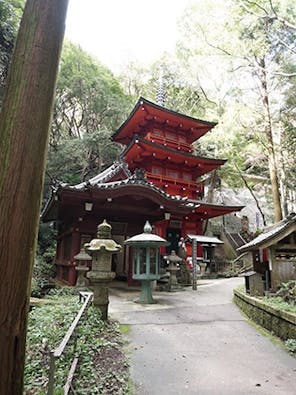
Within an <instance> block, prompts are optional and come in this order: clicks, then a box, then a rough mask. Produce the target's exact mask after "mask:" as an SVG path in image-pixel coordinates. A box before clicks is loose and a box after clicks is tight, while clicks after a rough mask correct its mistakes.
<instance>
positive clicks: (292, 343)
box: [285, 339, 296, 354]
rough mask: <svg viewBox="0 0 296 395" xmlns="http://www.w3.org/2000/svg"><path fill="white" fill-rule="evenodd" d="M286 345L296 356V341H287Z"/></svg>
mask: <svg viewBox="0 0 296 395" xmlns="http://www.w3.org/2000/svg"><path fill="white" fill-rule="evenodd" d="M285 345H286V347H287V349H288V350H289V351H290V352H291V353H292V354H296V339H288V340H286V341H285Z"/></svg>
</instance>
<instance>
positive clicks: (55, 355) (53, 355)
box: [47, 292, 93, 395]
mask: <svg viewBox="0 0 296 395" xmlns="http://www.w3.org/2000/svg"><path fill="white" fill-rule="evenodd" d="M81 297H82V298H84V299H85V301H84V303H83V305H82V307H81V309H80V310H79V312H78V313H77V315H76V317H75V318H74V320H73V322H72V324H71V326H70V328H69V329H68V331H67V333H66V334H65V336H64V338H63V340H62V341H61V343H60V344H59V346H58V347H56V348H55V349H54V350H53V351H51V352H50V360H49V373H48V384H47V395H53V393H54V374H55V365H56V361H57V360H58V359H59V358H60V356H61V355H62V354H63V352H64V350H65V347H66V345H67V344H68V342H69V340H70V339H71V337H72V336H73V334H74V332H75V329H76V328H77V325H78V323H79V321H80V319H81V317H82V315H83V313H84V312H85V310H86V309H87V307H88V305H89V302H90V301H91V300H92V297H93V293H92V292H79V298H81ZM77 363H78V357H77V356H75V358H74V359H73V361H72V364H71V368H70V372H69V374H68V377H67V381H66V384H65V386H64V394H68V392H69V388H70V385H71V382H72V378H73V376H74V372H75V369H76V366H77ZM68 387H69V388H68Z"/></svg>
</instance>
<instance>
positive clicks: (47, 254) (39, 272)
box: [31, 223, 56, 297]
mask: <svg viewBox="0 0 296 395" xmlns="http://www.w3.org/2000/svg"><path fill="white" fill-rule="evenodd" d="M55 236H56V234H55V231H54V230H53V229H52V227H50V226H49V225H48V224H42V223H41V224H40V226H39V234H38V245H37V254H36V258H35V262H34V267H33V276H32V286H31V288H32V289H31V294H32V296H34V297H41V296H43V295H44V294H45V293H46V292H47V291H48V290H49V289H50V288H51V287H52V282H51V279H52V278H53V277H54V257H55V250H56V243H55Z"/></svg>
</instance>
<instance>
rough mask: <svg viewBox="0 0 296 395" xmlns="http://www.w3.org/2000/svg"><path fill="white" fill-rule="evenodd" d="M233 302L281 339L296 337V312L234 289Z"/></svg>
mask: <svg viewBox="0 0 296 395" xmlns="http://www.w3.org/2000/svg"><path fill="white" fill-rule="evenodd" d="M234 302H235V303H236V304H237V306H238V307H239V308H240V309H241V310H242V311H243V312H244V313H245V314H246V315H247V316H248V317H249V318H250V319H251V320H252V321H254V322H256V323H257V324H259V325H260V326H262V327H263V328H265V329H267V330H268V331H269V332H271V333H272V334H274V335H276V336H278V337H280V338H281V339H283V340H287V339H296V314H293V313H289V312H286V311H282V310H279V309H276V308H274V307H271V306H269V305H266V304H265V303H263V302H261V301H260V300H258V299H257V298H253V297H251V296H249V295H246V294H245V293H243V292H240V291H238V290H234Z"/></svg>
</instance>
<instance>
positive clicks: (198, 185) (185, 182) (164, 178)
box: [146, 172, 203, 188]
mask: <svg viewBox="0 0 296 395" xmlns="http://www.w3.org/2000/svg"><path fill="white" fill-rule="evenodd" d="M146 174H147V177H148V178H156V179H157V180H159V181H161V182H170V183H172V184H174V185H177V184H181V185H186V186H187V187H191V188H203V183H202V182H196V181H192V180H185V179H183V178H173V177H169V176H165V175H162V174H155V173H151V172H146Z"/></svg>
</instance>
